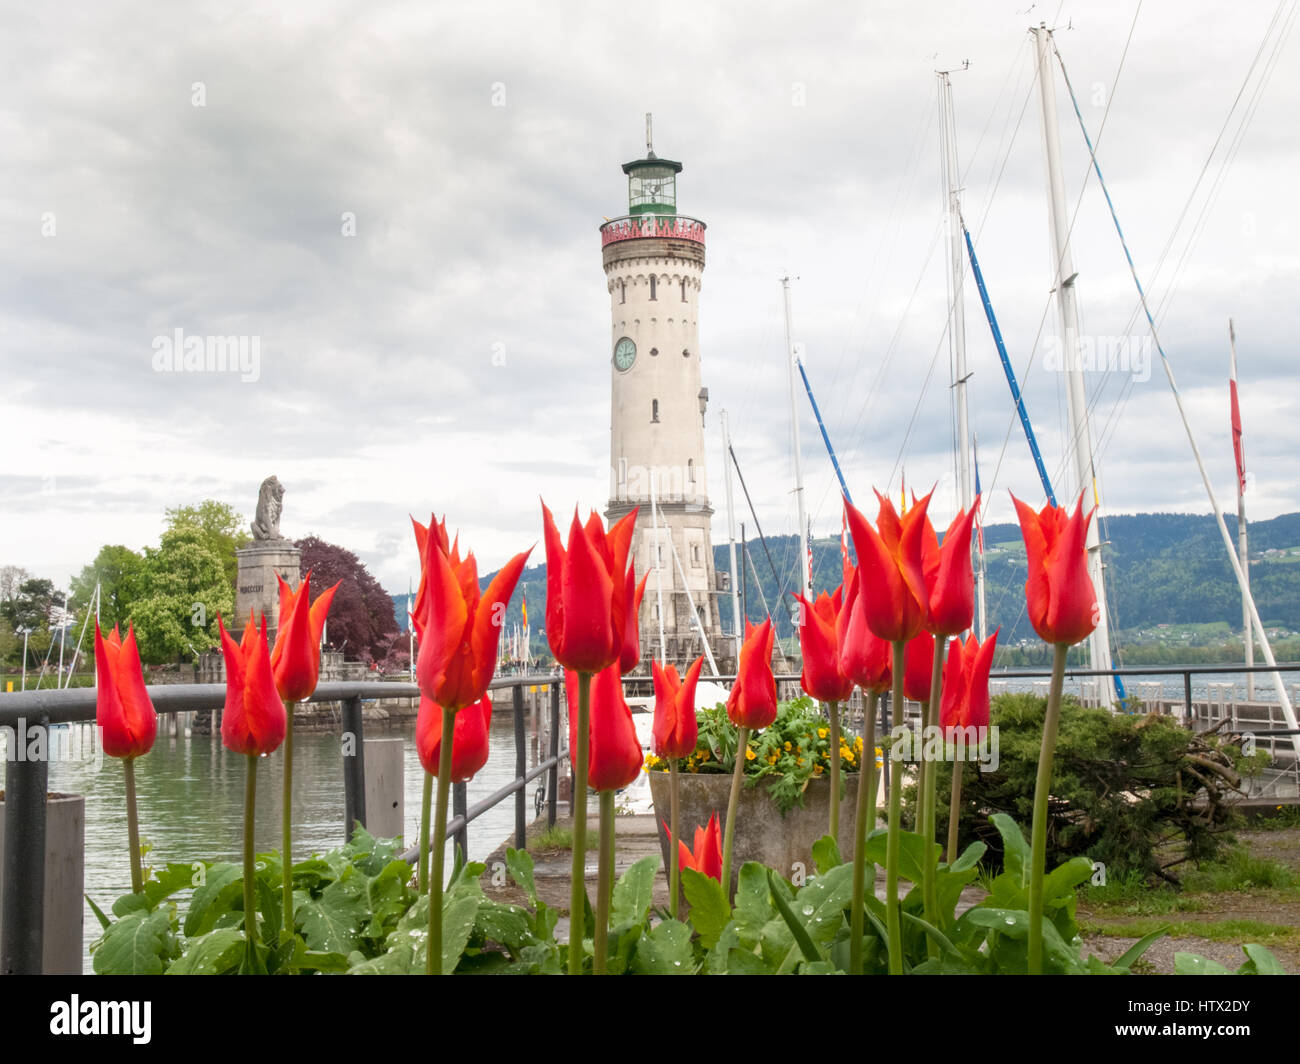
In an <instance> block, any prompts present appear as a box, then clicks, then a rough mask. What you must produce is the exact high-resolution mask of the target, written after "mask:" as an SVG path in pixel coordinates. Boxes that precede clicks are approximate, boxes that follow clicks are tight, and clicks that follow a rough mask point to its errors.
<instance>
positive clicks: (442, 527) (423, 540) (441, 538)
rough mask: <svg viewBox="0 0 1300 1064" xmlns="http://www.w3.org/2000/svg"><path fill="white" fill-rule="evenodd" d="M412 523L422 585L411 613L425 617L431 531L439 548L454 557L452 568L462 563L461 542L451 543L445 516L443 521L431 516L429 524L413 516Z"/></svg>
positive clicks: (416, 594)
mask: <svg viewBox="0 0 1300 1064" xmlns="http://www.w3.org/2000/svg"><path fill="white" fill-rule="evenodd" d="M411 524H412V525H414V526H415V547H416V550H418V551H419V552H420V587H419V590H417V591H416V593H415V605H414V606H412V608H411V613H412V615H413V616H415V617H423V616H424V610H425V598H426V595H427V591H426V585H427V581H426V580H425V576H424V556H425V553H426V552H427V550H428V547H429V531H430V529H432V530H433V536H434V541H435V542H436V543H437V545H438V547H439V549H440V550H441V551H442V552H443V553H444V554H446V555H448V556H450V557H451V559H452V563H451V564H452V568H453V569H454V568H456V567H457V566H458V565H460V547H459V544H451V543H449V541H448V538H447V519H446V518H445V517H444V518H443V519H442V520H441V521H435V520H434V517H433V515H430V517H429V524H428V525H427V526H426V525H422V524H420V522H419V521H417V520H416V519H415V518H414V517H412V518H411Z"/></svg>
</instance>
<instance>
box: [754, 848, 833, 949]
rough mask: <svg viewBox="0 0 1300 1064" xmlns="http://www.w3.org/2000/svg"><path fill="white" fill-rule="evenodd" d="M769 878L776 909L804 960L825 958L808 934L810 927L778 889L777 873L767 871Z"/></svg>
mask: <svg viewBox="0 0 1300 1064" xmlns="http://www.w3.org/2000/svg"><path fill="white" fill-rule="evenodd" d="M767 880H768V883H769V884H770V885H771V890H772V904H773V905H775V906H776V911H777V912H778V913H780V914H781V919H782V920H784V921H785V923H786V926H787V927H788V928H789V929H790V934H791V936H792V937H793V938H794V941H795V945H797V946H798V947H799V951H800V952H801V953H802V954H803V957H804V960H806V961H820V960H825V958H824V957H823V956H822V954H821V951H820V950H819V949H818V948H817V946H816V945H815V944H814V943H813V940H812V936H811V935H809V934H808V929H807V928H806V927H804V925H803V924H802V923H800V922H799V919H798V917H796V916H795V914H794V910H792V909H791V908H790V905H789V903H788V902H787V901H786V900H785V898H784V897H782V892H781V891H780V890H779V889H777V884H776V873H775V872H773V871H771V870H769V871H768V873H767ZM801 893H802V892H801ZM802 907H803V906H802V905H801V908H802ZM810 912H811V910H810ZM782 967H784V965H782Z"/></svg>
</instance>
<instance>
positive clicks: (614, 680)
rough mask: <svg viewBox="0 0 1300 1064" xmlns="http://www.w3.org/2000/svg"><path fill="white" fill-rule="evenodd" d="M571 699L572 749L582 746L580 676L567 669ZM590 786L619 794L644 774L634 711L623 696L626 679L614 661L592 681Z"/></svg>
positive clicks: (566, 676)
mask: <svg viewBox="0 0 1300 1064" xmlns="http://www.w3.org/2000/svg"><path fill="white" fill-rule="evenodd" d="M564 687H565V690H566V691H567V692H568V696H569V750H570V752H572V751H573V749H574V748H575V747H576V746H577V745H578V674H577V672H575V671H574V670H573V669H565V670H564ZM589 738H590V741H589V743H588V747H587V749H588V755H587V783H588V784H589V785H590V786H591V789H592V790H594V791H617V790H619V789H621V788H623V787H626V786H627V785H628V784H630V783H631V782H632V781H633V780H635V779H636V778H637V776H639V775H640V774H641V764H642V761H643V755H642V753H641V742H640V740H639V739H637V737H636V725H635V724H634V723H633V722H632V710H631V708H629V706H628V704H627V700H626V699H625V698H624V697H623V678H622V676H621V675H620V674H619V671H618V663H617V662H614V663H613V664H612V665H609V666H607V667H606V668H604V669H602V670H601V671H600V672H598V673H596V675H595V678H594V679H593V680H592V681H591V725H590V736H589Z"/></svg>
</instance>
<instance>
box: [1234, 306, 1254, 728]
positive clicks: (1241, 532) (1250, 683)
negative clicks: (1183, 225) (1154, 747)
mask: <svg viewBox="0 0 1300 1064" xmlns="http://www.w3.org/2000/svg"><path fill="white" fill-rule="evenodd" d="M1228 347H1229V349H1230V351H1231V352H1232V369H1231V373H1230V376H1229V391H1230V393H1231V397H1232V449H1233V457H1234V459H1235V462H1236V467H1237V554H1238V556H1239V557H1240V558H1241V573H1242V584H1241V633H1242V639H1243V640H1244V642H1245V644H1246V667H1247V668H1251V667H1253V666H1254V664H1255V638H1254V634H1253V633H1252V632H1251V630H1250V551H1249V549H1248V548H1247V546H1246V447H1245V445H1244V444H1243V443H1242V440H1241V407H1240V406H1239V405H1238V395H1237V330H1236V329H1235V328H1233V325H1232V319H1231V318H1229V319H1228ZM1246 701H1247V702H1253V701H1255V674H1254V673H1253V672H1248V673H1246Z"/></svg>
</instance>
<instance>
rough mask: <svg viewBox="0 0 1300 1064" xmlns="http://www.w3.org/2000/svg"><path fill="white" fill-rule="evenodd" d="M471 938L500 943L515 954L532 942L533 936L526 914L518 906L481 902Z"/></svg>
mask: <svg viewBox="0 0 1300 1064" xmlns="http://www.w3.org/2000/svg"><path fill="white" fill-rule="evenodd" d="M471 937H472V938H474V939H486V940H488V941H491V942H497V943H500V944H501V945H502V946H505V947H506V949H508V950H509V951H510V952H511V953H512V954H517V953H518V952H519V951H520V950H521V949H523V948H524V947H525V946H527V945H529V944H530V943H531V942H532V938H533V935H532V929H531V928H530V927H529V921H528V913H527V912H525V911H524V910H523V909H521V908H519V906H517V905H502V904H499V903H497V902H490V901H483V902H480V903H479V907H478V912H477V914H476V915H475V917H474V931H473V934H472V936H471Z"/></svg>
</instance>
